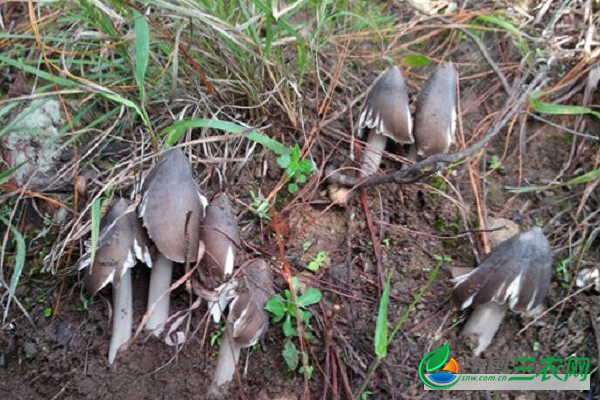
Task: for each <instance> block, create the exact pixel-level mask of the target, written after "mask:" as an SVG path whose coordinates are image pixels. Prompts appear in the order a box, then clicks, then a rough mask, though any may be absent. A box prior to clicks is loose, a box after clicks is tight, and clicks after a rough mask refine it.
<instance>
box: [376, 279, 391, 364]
mask: <svg viewBox="0 0 600 400" xmlns="http://www.w3.org/2000/svg"><path fill="white" fill-rule="evenodd" d="M390 279H391V275H390V276H389V277H388V279H387V281H386V282H385V286H384V287H383V292H382V293H381V299H380V300H379V311H378V312H377V322H376V324H375V340H374V342H375V343H374V346H375V355H376V356H377V358H378V359H380V360H381V359H383V358H385V356H386V355H387V349H388V343H389V342H388V307H389V303H390Z"/></svg>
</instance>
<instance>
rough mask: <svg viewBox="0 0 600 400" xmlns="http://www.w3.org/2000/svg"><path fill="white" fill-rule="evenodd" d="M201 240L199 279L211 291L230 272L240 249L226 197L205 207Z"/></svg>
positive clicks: (233, 218)
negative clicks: (202, 250)
mask: <svg viewBox="0 0 600 400" xmlns="http://www.w3.org/2000/svg"><path fill="white" fill-rule="evenodd" d="M200 239H201V240H202V241H203V242H204V246H205V253H204V258H203V259H202V266H203V268H202V269H200V270H199V271H200V275H201V277H202V281H203V282H204V284H205V285H207V286H209V287H210V288H211V289H213V288H215V287H216V286H218V285H220V284H221V283H223V280H224V278H225V277H227V276H228V275H231V273H232V272H233V265H234V257H235V250H236V247H238V246H239V245H240V237H239V232H238V228H237V222H236V220H235V216H234V215H233V207H232V205H231V202H230V201H229V198H228V197H227V195H226V194H225V193H221V194H219V195H218V196H216V197H215V198H214V199H213V200H212V201H211V202H210V204H209V205H208V207H206V216H205V218H204V221H203V222H202V229H201V231H200Z"/></svg>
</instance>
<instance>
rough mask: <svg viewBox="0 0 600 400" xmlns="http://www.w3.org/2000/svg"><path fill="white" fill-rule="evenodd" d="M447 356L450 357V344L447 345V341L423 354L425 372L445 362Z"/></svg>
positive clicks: (433, 369)
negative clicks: (425, 361)
mask: <svg viewBox="0 0 600 400" xmlns="http://www.w3.org/2000/svg"><path fill="white" fill-rule="evenodd" d="M448 357H450V346H448V343H446V344H445V345H443V346H442V347H440V348H439V349H435V350H434V351H432V352H431V353H428V354H427V355H426V356H425V358H424V359H426V360H427V364H425V370H426V371H427V373H429V372H431V371H435V370H436V369H438V368H440V367H441V366H442V365H444V364H446V360H448Z"/></svg>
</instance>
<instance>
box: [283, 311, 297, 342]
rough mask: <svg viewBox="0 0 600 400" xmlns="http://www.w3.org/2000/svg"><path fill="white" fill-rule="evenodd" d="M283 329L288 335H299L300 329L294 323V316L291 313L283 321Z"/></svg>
mask: <svg viewBox="0 0 600 400" xmlns="http://www.w3.org/2000/svg"><path fill="white" fill-rule="evenodd" d="M282 330H283V334H284V335H285V336H286V337H290V336H298V329H297V328H296V327H295V326H294V325H293V324H292V317H291V316H290V314H288V315H286V317H285V321H283V325H282Z"/></svg>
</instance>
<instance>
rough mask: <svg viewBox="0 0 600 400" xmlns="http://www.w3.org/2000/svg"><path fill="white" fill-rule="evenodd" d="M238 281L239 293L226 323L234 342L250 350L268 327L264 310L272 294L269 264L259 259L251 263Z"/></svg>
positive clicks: (231, 306) (267, 319) (232, 304)
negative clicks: (228, 325)
mask: <svg viewBox="0 0 600 400" xmlns="http://www.w3.org/2000/svg"><path fill="white" fill-rule="evenodd" d="M240 282H241V286H242V288H241V289H240V294H239V295H238V296H237V297H236V298H235V299H234V300H233V302H232V303H231V305H230V306H229V315H228V317H227V320H228V321H229V323H230V324H231V326H232V328H233V329H232V331H233V334H232V336H233V340H234V342H235V343H237V344H238V345H239V346H241V347H249V346H253V345H254V344H256V343H257V342H258V340H259V339H260V337H261V336H262V335H263V334H264V333H265V332H266V330H267V328H268V325H269V316H268V315H267V312H266V311H265V303H266V302H267V301H268V300H269V298H270V297H271V295H272V294H273V288H272V284H273V279H272V276H271V270H270V268H269V264H268V263H267V262H266V261H265V260H262V259H256V260H253V261H251V262H250V264H248V265H247V266H246V267H245V268H244V271H243V276H242V278H241V279H240Z"/></svg>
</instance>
